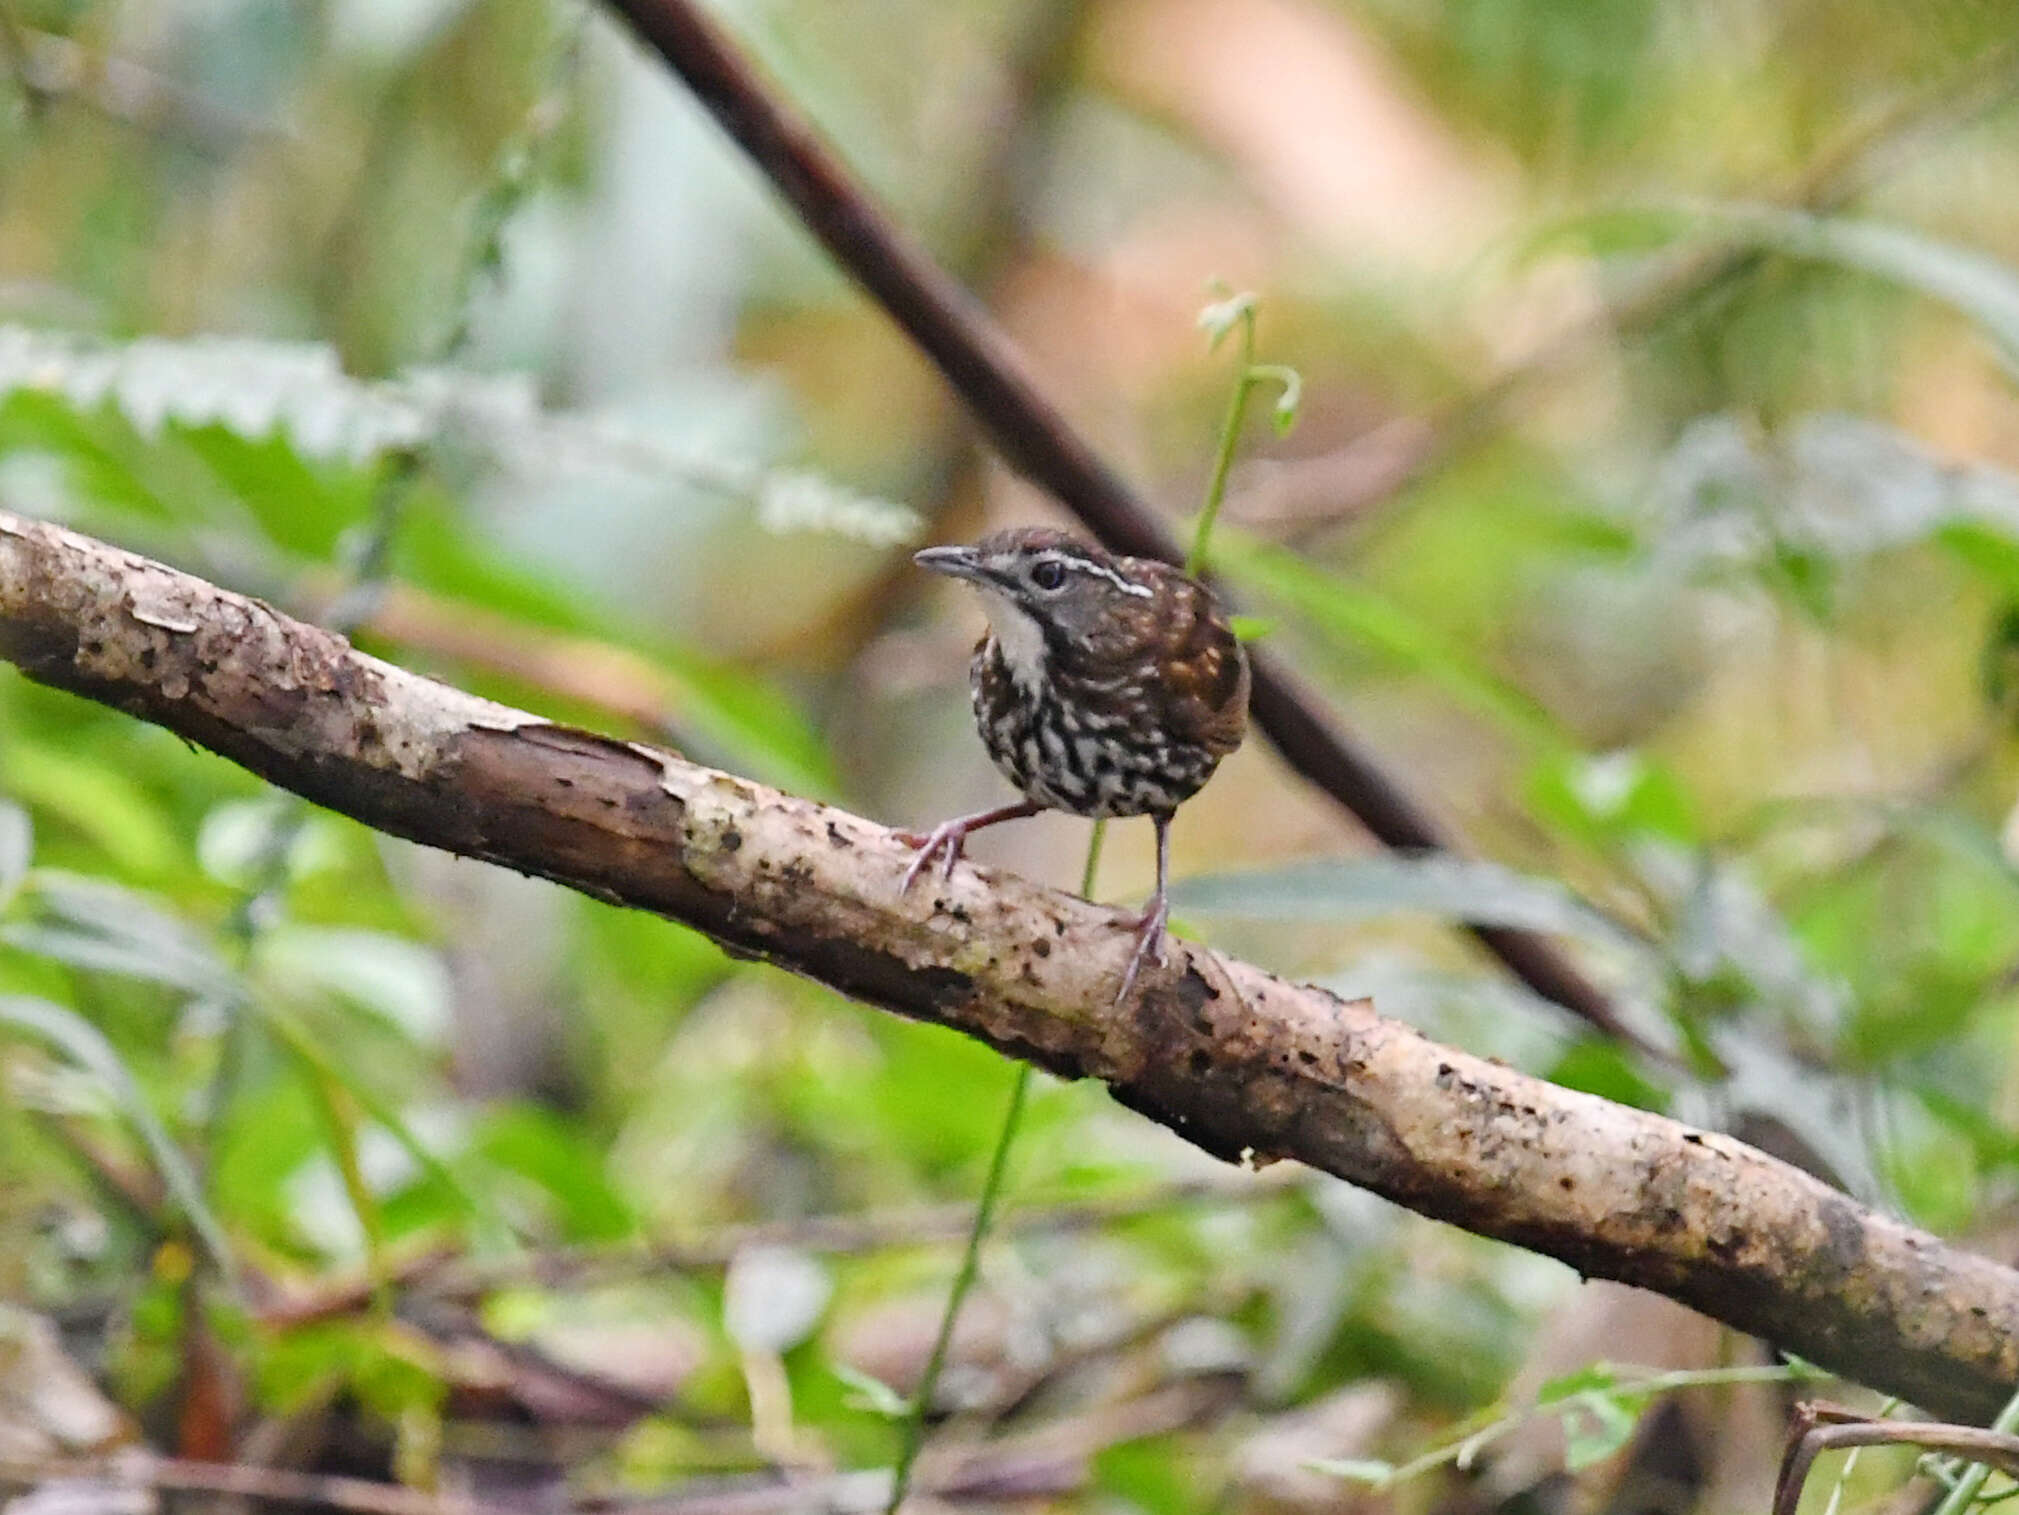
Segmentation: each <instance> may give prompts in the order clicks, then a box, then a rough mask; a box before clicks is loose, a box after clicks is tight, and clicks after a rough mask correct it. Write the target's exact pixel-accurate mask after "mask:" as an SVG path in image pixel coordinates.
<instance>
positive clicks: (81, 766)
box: [4, 734, 181, 879]
mask: <svg viewBox="0 0 2019 1515" xmlns="http://www.w3.org/2000/svg"><path fill="white" fill-rule="evenodd" d="M6 757H7V763H6V772H5V775H4V778H5V783H6V786H7V790H8V792H9V793H10V794H11V795H13V797H14V798H15V799H17V800H19V801H21V802H22V803H24V804H28V805H32V806H34V807H35V808H36V809H37V810H38V811H39V812H40V813H41V815H42V817H43V819H44V820H46V821H55V822H59V823H61V824H62V825H65V826H68V827H70V828H71V829H73V830H75V831H77V832H79V833H81V834H82V835H84V836H86V837H88V838H90V840H91V841H92V842H93V843H94V844H95V845H96V846H97V847H98V849H99V850H100V851H101V852H103V853H104V854H105V855H106V857H108V858H110V859H111V860H112V861H113V862H114V863H116V864H117V865H118V866H119V867H120V868H122V869H123V870H125V871H126V872H127V873H129V874H136V875H140V876H142V877H145V878H150V879H151V878H158V877H161V876H164V875H168V874H172V873H173V872H174V870H175V867H176V865H177V863H178V861H179V859H180V857H181V847H180V845H179V844H178V842H177V840H176V836H175V832H174V830H173V829H172V828H171V827H170V825H169V823H168V822H167V820H166V819H164V817H163V815H162V812H161V808H160V807H159V806H158V805H157V804H156V803H155V801H154V800H153V799H152V798H150V797H149V796H148V794H147V793H146V791H144V790H143V789H142V788H141V787H140V786H139V785H138V784H137V783H135V782H134V780H133V778H132V776H131V775H130V774H128V773H126V772H123V771H122V770H120V769H119V768H117V767H114V766H113V765H112V764H111V763H109V762H105V761H102V760H100V759H98V758H94V757H93V756H92V755H91V754H90V752H89V751H78V750H74V749H65V748H60V747H46V746H43V745H41V744H40V743H37V742H34V741H30V740H26V739H21V738H16V737H14V736H12V735H11V734H10V737H9V740H8V744H7V754H6Z"/></svg>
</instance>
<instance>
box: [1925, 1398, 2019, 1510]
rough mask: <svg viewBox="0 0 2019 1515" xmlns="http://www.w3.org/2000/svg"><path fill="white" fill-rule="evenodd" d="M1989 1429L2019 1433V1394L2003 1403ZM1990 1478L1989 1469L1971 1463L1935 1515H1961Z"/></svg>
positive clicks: (2008, 1434)
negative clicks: (2002, 1407) (2003, 1405)
mask: <svg viewBox="0 0 2019 1515" xmlns="http://www.w3.org/2000/svg"><path fill="white" fill-rule="evenodd" d="M1991 1429H1992V1430H1994V1431H1999V1432H2002V1433H2004V1434H2005V1435H2007V1436H2010V1435H2012V1434H2013V1433H2014V1432H2015V1431H2019V1394H2015V1395H2013V1396H2012V1397H2011V1398H2010V1399H2008V1400H2007V1401H2006V1402H2005V1408H2004V1409H2002V1410H2000V1411H1999V1412H1998V1418H1997V1419H1996V1420H1994V1421H1992V1422H1991ZM1990 1476H1991V1469H1990V1468H1989V1467H1987V1466H1986V1465H1985V1464H1983V1463H1981V1462H1973V1463H1971V1464H1970V1466H1969V1467H1967V1468H1965V1469H1964V1470H1963V1475H1962V1476H1961V1477H1960V1478H1958V1479H1957V1480H1956V1482H1955V1484H1954V1485H1953V1486H1952V1487H1951V1488H1950V1490H1949V1494H1948V1497H1947V1498H1946V1499H1944V1500H1943V1501H1942V1502H1941V1503H1940V1504H1939V1505H1937V1506H1935V1515H1963V1512H1964V1511H1965V1510H1967V1509H1969V1508H1970V1506H1972V1505H1973V1504H1976V1503H1977V1502H1978V1496H1979V1495H1981V1494H1982V1493H1983V1492H1984V1480H1985V1479H1987V1478H1989V1477H1990Z"/></svg>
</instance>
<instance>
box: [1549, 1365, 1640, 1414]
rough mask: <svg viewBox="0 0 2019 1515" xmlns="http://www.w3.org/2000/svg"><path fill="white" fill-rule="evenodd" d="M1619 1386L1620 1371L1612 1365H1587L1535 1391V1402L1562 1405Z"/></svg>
mask: <svg viewBox="0 0 2019 1515" xmlns="http://www.w3.org/2000/svg"><path fill="white" fill-rule="evenodd" d="M1618 1385H1619V1370H1618V1369H1617V1368H1615V1367H1614V1366H1613V1365H1612V1364H1611V1363H1609V1362H1593V1363H1586V1364H1585V1365H1584V1366H1583V1367H1581V1368H1578V1369H1575V1370H1574V1371H1572V1372H1569V1373H1564V1374H1560V1375H1559V1376H1557V1377H1555V1378H1552V1379H1550V1380H1549V1381H1548V1382H1547V1383H1545V1384H1543V1386H1542V1387H1541V1388H1539V1389H1537V1390H1536V1391H1535V1402H1536V1403H1537V1404H1538V1405H1553V1404H1560V1403H1562V1402H1563V1401H1564V1400H1566V1399H1570V1398H1572V1397H1573V1396H1575V1395H1578V1394H1584V1393H1587V1392H1589V1391H1591V1390H1595V1389H1597V1390H1603V1389H1612V1388H1616V1387H1618Z"/></svg>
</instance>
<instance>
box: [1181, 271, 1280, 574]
mask: <svg viewBox="0 0 2019 1515" xmlns="http://www.w3.org/2000/svg"><path fill="white" fill-rule="evenodd" d="M1238 320H1239V322H1240V326H1241V371H1240V377H1239V378H1238V379H1236V380H1235V382H1234V394H1233V398H1231V399H1230V400H1229V401H1228V402H1227V415H1226V419H1225V420H1223V421H1222V422H1221V423H1220V447H1219V451H1218V452H1216V453H1215V454H1214V455H1213V475H1212V478H1211V479H1209V480H1208V481H1207V484H1206V503H1205V505H1204V506H1203V507H1201V509H1200V511H1199V526H1198V529H1197V530H1196V531H1195V532H1193V534H1192V550H1191V551H1190V552H1189V553H1187V554H1186V555H1185V572H1186V573H1189V574H1197V573H1199V572H1200V571H1201V570H1202V569H1204V568H1205V566H1206V547H1207V545H1208V543H1210V542H1211V541H1212V537H1213V522H1214V520H1215V519H1216V518H1217V517H1218V516H1219V514H1220V506H1221V504H1222V503H1223V502H1224V501H1225V500H1226V498H1227V475H1228V474H1229V473H1230V472H1231V471H1232V470H1233V467H1234V453H1235V451H1236V449H1238V448H1239V447H1240V445H1241V423H1242V422H1243V421H1245V420H1246V419H1247V417H1248V396H1249V395H1250V394H1251V393H1253V391H1254V388H1255V385H1256V383H1257V382H1259V380H1260V379H1261V378H1262V375H1260V374H1258V373H1257V372H1256V371H1255V307H1254V305H1253V304H1247V305H1243V306H1242V307H1241V313H1240V315H1239V317H1238Z"/></svg>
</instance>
